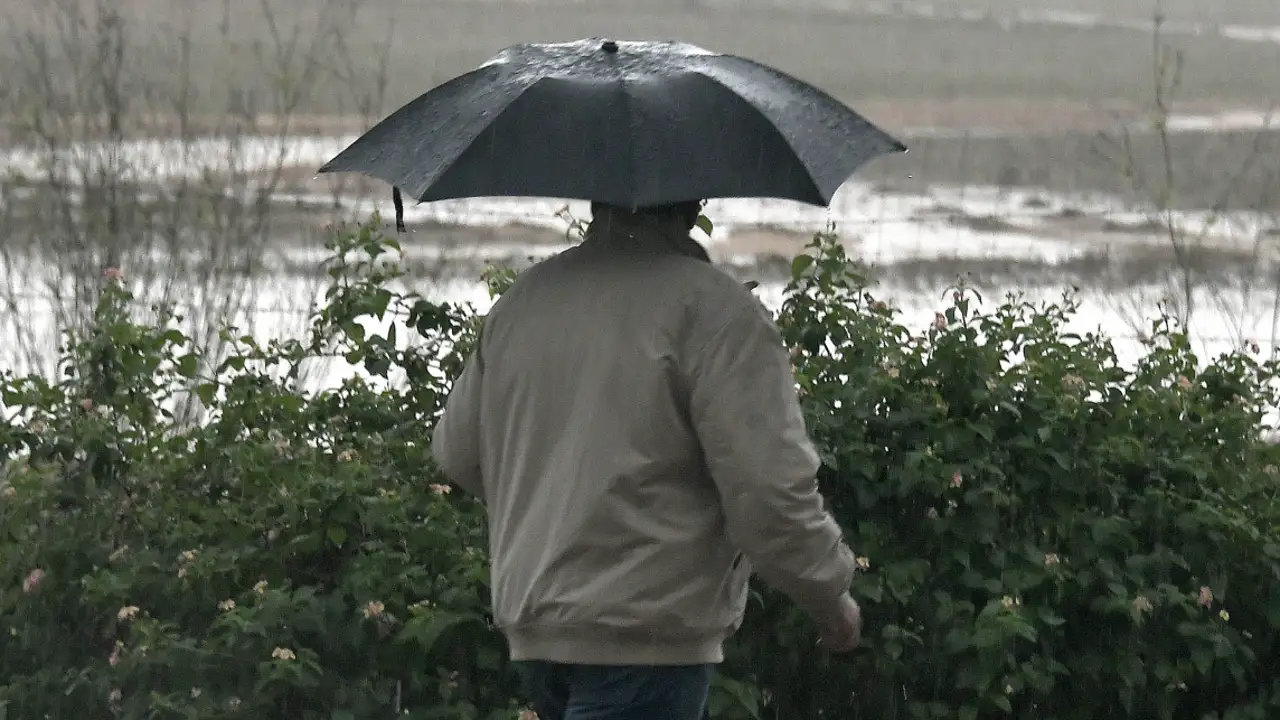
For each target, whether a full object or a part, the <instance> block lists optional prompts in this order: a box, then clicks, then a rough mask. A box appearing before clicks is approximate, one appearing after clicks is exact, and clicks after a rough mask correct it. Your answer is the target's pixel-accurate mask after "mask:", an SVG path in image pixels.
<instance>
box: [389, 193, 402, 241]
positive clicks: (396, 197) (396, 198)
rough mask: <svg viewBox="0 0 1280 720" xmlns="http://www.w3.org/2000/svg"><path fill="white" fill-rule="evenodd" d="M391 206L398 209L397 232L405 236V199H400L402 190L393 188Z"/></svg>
mask: <svg viewBox="0 0 1280 720" xmlns="http://www.w3.org/2000/svg"><path fill="white" fill-rule="evenodd" d="M391 204H392V205H394V206H395V208H396V232H397V233H400V234H401V235H403V234H404V231H405V228H404V198H402V197H400V188H398V187H393V188H391Z"/></svg>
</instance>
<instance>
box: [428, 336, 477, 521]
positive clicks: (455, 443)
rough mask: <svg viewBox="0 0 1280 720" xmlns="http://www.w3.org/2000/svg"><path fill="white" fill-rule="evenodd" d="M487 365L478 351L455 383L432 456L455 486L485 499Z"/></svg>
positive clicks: (435, 433) (435, 434)
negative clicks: (483, 435) (482, 404)
mask: <svg viewBox="0 0 1280 720" xmlns="http://www.w3.org/2000/svg"><path fill="white" fill-rule="evenodd" d="M483 372H484V370H483V364H482V363H481V362H480V359H479V354H478V352H477V353H476V354H473V355H472V356H471V358H470V359H468V360H467V364H466V365H465V367H464V368H463V370H462V374H461V375H459V376H458V379H457V380H456V381H455V382H454V384H453V390H452V391H450V392H449V399H448V400H446V401H445V407H444V414H443V415H441V416H440V421H439V422H437V423H436V427H435V430H433V431H432V433H431V454H432V455H433V456H434V457H435V461H436V465H438V466H439V467H440V470H441V472H443V473H444V475H445V477H447V478H448V479H449V480H450V481H451V482H453V484H455V485H457V486H458V487H460V488H462V489H463V490H466V491H467V492H469V493H471V494H472V495H475V496H477V497H481V498H483V497H484V483H483V481H482V478H481V475H480V385H481V378H482V376H483Z"/></svg>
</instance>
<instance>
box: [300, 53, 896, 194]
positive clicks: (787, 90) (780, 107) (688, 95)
mask: <svg viewBox="0 0 1280 720" xmlns="http://www.w3.org/2000/svg"><path fill="white" fill-rule="evenodd" d="M905 149H906V146H904V145H903V144H902V143H900V142H898V141H897V140H895V139H894V138H892V137H890V136H889V135H887V134H886V133H884V132H883V131H881V130H880V129H879V128H877V127H875V126H874V125H872V124H871V123H870V122H868V121H867V120H866V119H864V118H863V117H861V116H860V115H858V114H857V113H855V112H854V111H853V110H850V109H849V108H848V107H845V106H844V105H843V104H841V103H840V102H839V101H837V100H835V99H834V98H832V97H831V96H830V95H828V94H826V93H824V92H822V91H821V90H819V89H817V88H815V87H813V86H812V85H809V84H807V83H805V82H803V81H800V80H798V79H796V78H794V77H791V76H789V75H786V74H785V73H783V72H781V71H779V70H776V69H774V68H771V67H768V66H766V65H762V64H760V63H757V62H754V61H752V60H747V59H745V58H741V57H736V56H733V55H720V54H716V53H712V52H709V51H707V50H703V49H702V48H699V47H696V46H693V45H688V44H685V43H675V42H614V41H611V40H604V41H601V40H578V41H575V42H567V43H554V44H525V45H516V46H513V47H510V48H507V49H506V50H504V51H502V52H501V53H499V54H498V55H496V56H494V57H493V59H491V60H489V61H488V62H486V63H485V64H484V65H481V66H480V67H479V68H477V69H475V70H473V71H471V72H469V73H466V74H465V75H461V76H459V77H457V78H454V79H453V80H450V81H448V82H446V83H444V84H443V85H440V86H439V87H437V88H435V89H433V90H431V91H430V92H427V93H426V94H425V95H422V96H420V97H419V98H417V99H416V100H413V101H412V102H410V103H409V104H407V105H405V106H404V107H402V108H400V109H399V110H397V111H396V112H394V113H392V114H391V115H390V116H389V117H387V118H386V119H385V120H383V121H382V122H380V123H378V124H377V125H376V126H374V127H373V129H371V130H370V131H369V132H367V133H365V134H364V135H362V136H361V137H359V138H358V139H356V141H355V142H353V143H352V144H351V145H350V146H349V147H347V148H346V149H345V150H343V151H342V152H341V153H339V154H338V156H337V157H335V158H333V159H332V160H330V161H329V162H328V163H327V164H325V166H324V167H322V168H320V172H361V173H364V174H366V175H369V176H372V177H375V178H378V179H381V180H385V181H386V182H388V183H391V185H393V186H394V187H396V188H397V197H396V200H397V203H396V204H397V214H399V210H400V202H399V190H403V191H404V192H406V193H408V194H409V196H411V197H414V198H417V199H418V200H419V201H420V202H427V201H432V200H445V199H450V198H462V197H497V196H508V197H509V196H534V197H561V198H574V199H582V200H598V201H603V202H606V203H609V204H612V205H618V206H623V207H642V206H648V205H661V204H666V203H675V202H684V201H690V200H701V199H707V198H736V197H753V198H763V197H772V198H782V199H789V200H797V201H800V202H804V203H809V204H811V205H820V206H826V205H829V204H830V202H831V197H832V196H833V195H834V194H835V192H836V190H837V189H838V188H839V187H840V185H842V184H843V183H844V182H845V181H846V180H847V179H848V178H849V176H850V175H852V174H853V172H854V170H856V169H857V168H858V166H860V165H862V164H863V163H865V162H866V161H868V160H870V159H872V158H874V157H876V156H878V155H882V154H885V153H890V152H900V151H903V150H905Z"/></svg>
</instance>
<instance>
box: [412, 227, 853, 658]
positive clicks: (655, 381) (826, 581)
mask: <svg viewBox="0 0 1280 720" xmlns="http://www.w3.org/2000/svg"><path fill="white" fill-rule="evenodd" d="M435 450H436V455H437V460H438V461H439V462H440V464H441V467H442V468H443V469H444V470H445V472H446V473H447V474H448V475H449V476H450V478H451V479H453V480H455V482H458V483H459V484H462V485H463V486H464V487H467V489H469V490H471V491H472V492H476V493H477V494H479V495H481V496H482V497H483V499H484V501H485V504H486V508H487V510H488V514H489V520H490V535H491V539H490V551H491V556H492V563H493V572H492V578H493V594H494V612H495V618H496V620H497V622H498V624H499V626H500V627H501V628H502V629H503V631H504V633H506V635H507V637H508V640H509V642H510V645H511V653H512V659H513V660H543V661H552V662H560V663H578V664H595V665H692V664H697V663H715V662H719V661H720V660H721V659H722V650H721V645H722V642H723V640H724V639H725V638H726V637H727V636H728V635H729V634H731V633H732V632H733V631H734V630H735V629H736V628H737V627H738V626H739V625H740V623H741V619H742V612H743V609H744V606H745V602H746V584H747V580H748V577H749V576H750V574H751V567H752V562H748V561H747V559H746V558H750V559H751V560H752V561H754V562H755V563H756V564H757V566H758V569H759V570H760V571H761V573H762V575H764V576H765V578H766V579H767V580H770V581H771V582H774V583H775V584H781V585H784V586H785V589H786V590H787V591H788V592H790V593H791V594H792V595H793V597H796V598H797V600H799V601H800V602H802V603H803V604H806V605H807V606H808V607H809V608H810V609H815V608H821V607H823V606H824V605H829V604H831V603H832V602H833V601H834V599H835V598H836V597H837V596H840V595H842V594H843V593H844V592H845V591H846V590H847V588H848V586H849V581H850V578H851V575H852V572H853V560H852V557H851V556H850V553H849V552H848V550H847V548H845V547H844V546H843V544H842V543H841V542H840V532H839V529H838V527H836V525H835V524H834V522H832V521H831V519H830V518H829V517H828V516H827V515H826V513H825V512H823V510H822V501H821V498H820V496H818V494H817V491H816V482H815V481H814V479H813V476H814V472H815V471H816V468H817V459H816V455H815V453H814V451H813V448H812V446H811V445H810V444H809V441H808V439H807V437H806V436H805V433H804V425H803V420H802V418H801V415H800V410H799V407H798V404H797V403H796V400H795V391H794V386H793V381H792V380H791V377H790V373H789V370H788V358H787V355H786V352H785V351H784V349H783V348H782V346H781V343H780V341H779V338H778V336H777V331H776V330H775V329H774V327H773V325H772V323H771V321H770V320H769V318H768V317H767V314H766V313H765V311H764V310H763V308H761V307H760V306H759V304H758V303H757V302H756V300H755V299H754V298H753V297H752V296H751V295H750V293H749V292H748V291H747V290H746V289H745V288H743V287H742V286H741V285H740V284H739V283H738V282H736V281H735V280H733V279H732V278H730V277H729V276H727V275H725V274H724V273H722V272H720V271H719V270H716V269H715V268H714V267H712V266H711V265H710V264H709V263H706V262H703V261H700V260H696V259H693V258H690V257H687V256H685V255H681V254H678V253H677V252H673V251H672V250H671V249H670V247H669V246H665V245H661V244H650V243H645V242H642V241H640V240H635V239H634V238H629V237H628V236H627V235H626V234H623V233H612V234H608V235H604V236H599V237H595V238H592V239H588V240H587V241H586V242H585V243H583V245H582V246H579V247H577V248H574V249H572V250H570V251H567V252H565V253H562V254H560V255H558V256H556V257H554V258H552V259H550V260H548V261H545V262H543V263H540V264H539V265H537V266H535V267H534V268H532V269H530V270H529V271H526V273H524V274H523V275H522V276H521V277H520V278H519V279H518V280H517V282H516V283H515V285H514V286H513V287H512V288H511V289H510V290H509V291H508V292H507V293H506V294H504V296H503V298H502V299H501V300H500V301H499V302H498V303H497V304H496V305H495V307H494V308H493V310H492V312H491V313H490V315H489V317H488V318H487V320H486V323H485V327H484V331H483V337H482V340H481V343H480V348H479V350H478V355H477V357H476V358H473V362H472V363H471V364H470V365H469V367H468V370H467V372H466V373H464V375H463V377H462V378H461V379H460V380H459V385H458V387H457V388H455V391H454V393H453V395H451V397H450V401H449V407H448V409H447V410H446V416H445V420H444V421H442V422H441V424H440V426H439V427H438V428H437V435H436V438H435Z"/></svg>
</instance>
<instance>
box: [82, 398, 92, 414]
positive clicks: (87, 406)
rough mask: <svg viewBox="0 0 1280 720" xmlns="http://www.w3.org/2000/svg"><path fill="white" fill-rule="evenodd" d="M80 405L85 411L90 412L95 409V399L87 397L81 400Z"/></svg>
mask: <svg viewBox="0 0 1280 720" xmlns="http://www.w3.org/2000/svg"><path fill="white" fill-rule="evenodd" d="M80 407H81V408H82V409H84V411H85V412H89V411H91V410H93V400H91V399H89V398H85V399H83V400H81V401H80Z"/></svg>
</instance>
